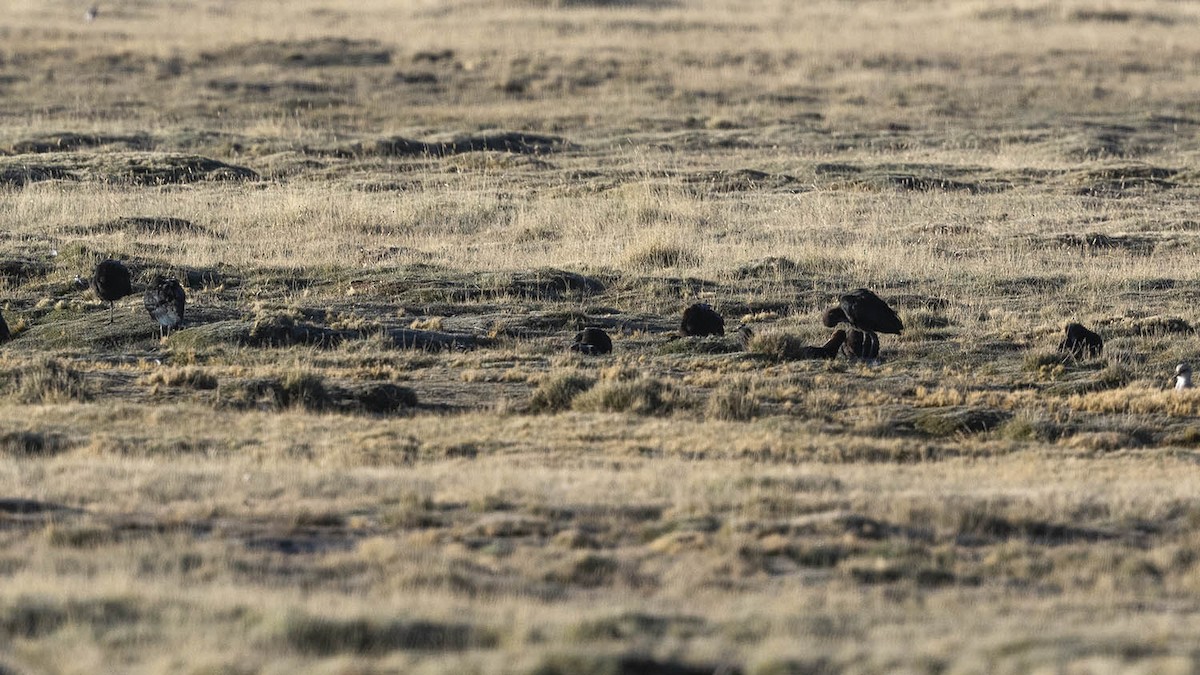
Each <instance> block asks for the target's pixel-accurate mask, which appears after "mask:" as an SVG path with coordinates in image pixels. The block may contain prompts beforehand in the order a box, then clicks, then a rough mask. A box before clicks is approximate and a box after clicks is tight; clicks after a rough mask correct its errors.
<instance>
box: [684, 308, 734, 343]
mask: <svg viewBox="0 0 1200 675" xmlns="http://www.w3.org/2000/svg"><path fill="white" fill-rule="evenodd" d="M679 334H680V335H682V336H684V337H688V336H690V335H724V334H725V319H722V318H721V315H720V314H717V312H716V310H714V309H713V308H712V305H709V304H708V303H705V302H697V303H696V304H694V305H692V306H691V307H688V308H687V309H685V310H683V321H682V322H680V324H679Z"/></svg>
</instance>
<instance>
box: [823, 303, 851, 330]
mask: <svg viewBox="0 0 1200 675" xmlns="http://www.w3.org/2000/svg"><path fill="white" fill-rule="evenodd" d="M845 321H846V313H845V312H843V311H842V308H841V307H830V308H829V309H827V310H825V314H823V315H822V316H821V323H823V324H825V327H826V328H833V327H834V326H836V325H838V324H839V323H843V322H845Z"/></svg>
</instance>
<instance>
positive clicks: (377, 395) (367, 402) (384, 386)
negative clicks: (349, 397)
mask: <svg viewBox="0 0 1200 675" xmlns="http://www.w3.org/2000/svg"><path fill="white" fill-rule="evenodd" d="M354 400H355V401H356V402H357V403H358V405H359V406H360V407H361V408H362V409H363V410H364V411H366V412H372V413H389V412H395V411H397V410H400V409H402V408H411V407H413V406H415V405H417V392H415V391H413V390H412V389H411V388H409V387H404V386H401V385H398V384H393V383H391V382H380V383H378V384H372V385H368V386H366V387H363V388H361V389H358V390H356V391H354Z"/></svg>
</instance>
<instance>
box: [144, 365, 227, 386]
mask: <svg viewBox="0 0 1200 675" xmlns="http://www.w3.org/2000/svg"><path fill="white" fill-rule="evenodd" d="M138 382H139V383H141V384H147V385H151V386H154V385H165V386H168V387H190V388H192V389H216V388H217V384H218V382H217V376H216V375H213V374H212V373H209V372H208V371H206V370H205V369H203V368H194V367H190V366H189V367H186V368H162V369H159V370H156V371H154V372H152V373H150V374H148V375H144V376H142V377H141V378H139V379H138Z"/></svg>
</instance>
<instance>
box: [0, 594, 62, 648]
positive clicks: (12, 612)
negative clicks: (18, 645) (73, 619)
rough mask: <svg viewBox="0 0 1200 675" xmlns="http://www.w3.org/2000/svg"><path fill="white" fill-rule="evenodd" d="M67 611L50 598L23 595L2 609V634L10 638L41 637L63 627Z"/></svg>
mask: <svg viewBox="0 0 1200 675" xmlns="http://www.w3.org/2000/svg"><path fill="white" fill-rule="evenodd" d="M66 622H67V612H66V610H65V609H64V608H63V607H62V606H61V605H60V604H58V603H56V602H54V601H52V600H50V599H49V598H40V597H32V596H22V597H20V598H17V600H16V601H15V602H14V603H13V604H12V605H11V606H9V607H5V608H4V609H2V610H0V634H2V635H4V636H6V637H8V638H10V639H11V638H26V639H29V638H39V637H42V636H44V635H48V634H50V633H53V632H55V631H57V630H58V629H59V628H62V626H63V625H64V624H66Z"/></svg>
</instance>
